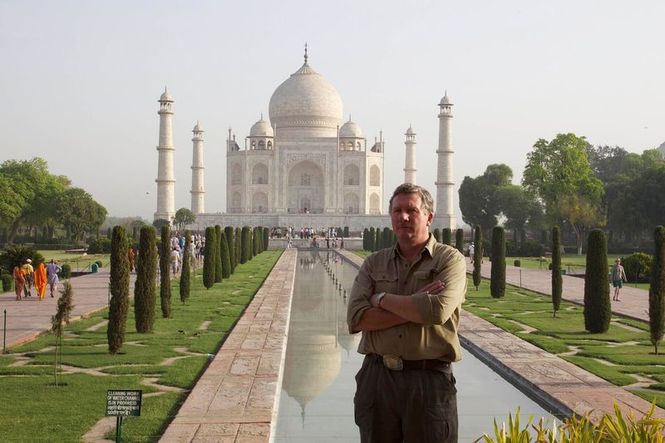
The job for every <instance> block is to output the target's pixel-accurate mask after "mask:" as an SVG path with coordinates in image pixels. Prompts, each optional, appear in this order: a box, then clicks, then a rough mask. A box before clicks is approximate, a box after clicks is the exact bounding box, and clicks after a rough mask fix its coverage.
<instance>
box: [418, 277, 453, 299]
mask: <svg viewBox="0 0 665 443" xmlns="http://www.w3.org/2000/svg"><path fill="white" fill-rule="evenodd" d="M445 287H446V284H445V283H444V282H443V281H441V280H434V281H433V282H432V283H427V284H426V285H425V286H423V287H422V288H420V290H419V291H418V292H424V293H426V294H433V295H436V294H439V293H440V292H441V291H443V290H444V289H445Z"/></svg>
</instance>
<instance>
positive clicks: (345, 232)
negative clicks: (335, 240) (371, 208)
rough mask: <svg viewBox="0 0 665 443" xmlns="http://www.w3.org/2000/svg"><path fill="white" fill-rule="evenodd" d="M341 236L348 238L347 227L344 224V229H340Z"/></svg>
mask: <svg viewBox="0 0 665 443" xmlns="http://www.w3.org/2000/svg"><path fill="white" fill-rule="evenodd" d="M342 237H344V238H349V227H348V226H344V231H342Z"/></svg>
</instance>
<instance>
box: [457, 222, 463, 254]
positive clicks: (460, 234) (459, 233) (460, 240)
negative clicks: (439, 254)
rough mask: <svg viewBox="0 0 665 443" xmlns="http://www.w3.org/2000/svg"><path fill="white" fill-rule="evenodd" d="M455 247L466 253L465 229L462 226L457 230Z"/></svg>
mask: <svg viewBox="0 0 665 443" xmlns="http://www.w3.org/2000/svg"><path fill="white" fill-rule="evenodd" d="M455 248H457V250H458V251H459V252H460V253H461V254H462V255H464V229H462V228H459V229H458V230H457V231H455Z"/></svg>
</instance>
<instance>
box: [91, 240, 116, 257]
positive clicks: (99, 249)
mask: <svg viewBox="0 0 665 443" xmlns="http://www.w3.org/2000/svg"><path fill="white" fill-rule="evenodd" d="M110 252H111V240H110V239H108V238H107V237H99V238H98V239H90V240H89V241H88V254H108V253H110Z"/></svg>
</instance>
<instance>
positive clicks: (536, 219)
mask: <svg viewBox="0 0 665 443" xmlns="http://www.w3.org/2000/svg"><path fill="white" fill-rule="evenodd" d="M496 198H497V200H498V204H499V207H500V208H501V213H502V214H503V215H504V216H505V217H506V221H505V222H504V226H505V227H506V228H507V229H511V230H512V231H513V240H514V241H515V242H516V243H517V244H518V245H519V246H520V248H521V246H522V245H523V244H524V243H525V242H526V231H527V227H533V228H538V227H539V225H540V224H541V223H542V219H543V208H542V206H541V205H540V203H539V202H538V201H537V200H536V198H535V197H534V195H533V194H530V193H529V192H527V191H526V190H525V189H524V188H523V187H522V186H518V185H513V184H507V185H503V186H500V187H499V188H498V189H497V190H496Z"/></svg>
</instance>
